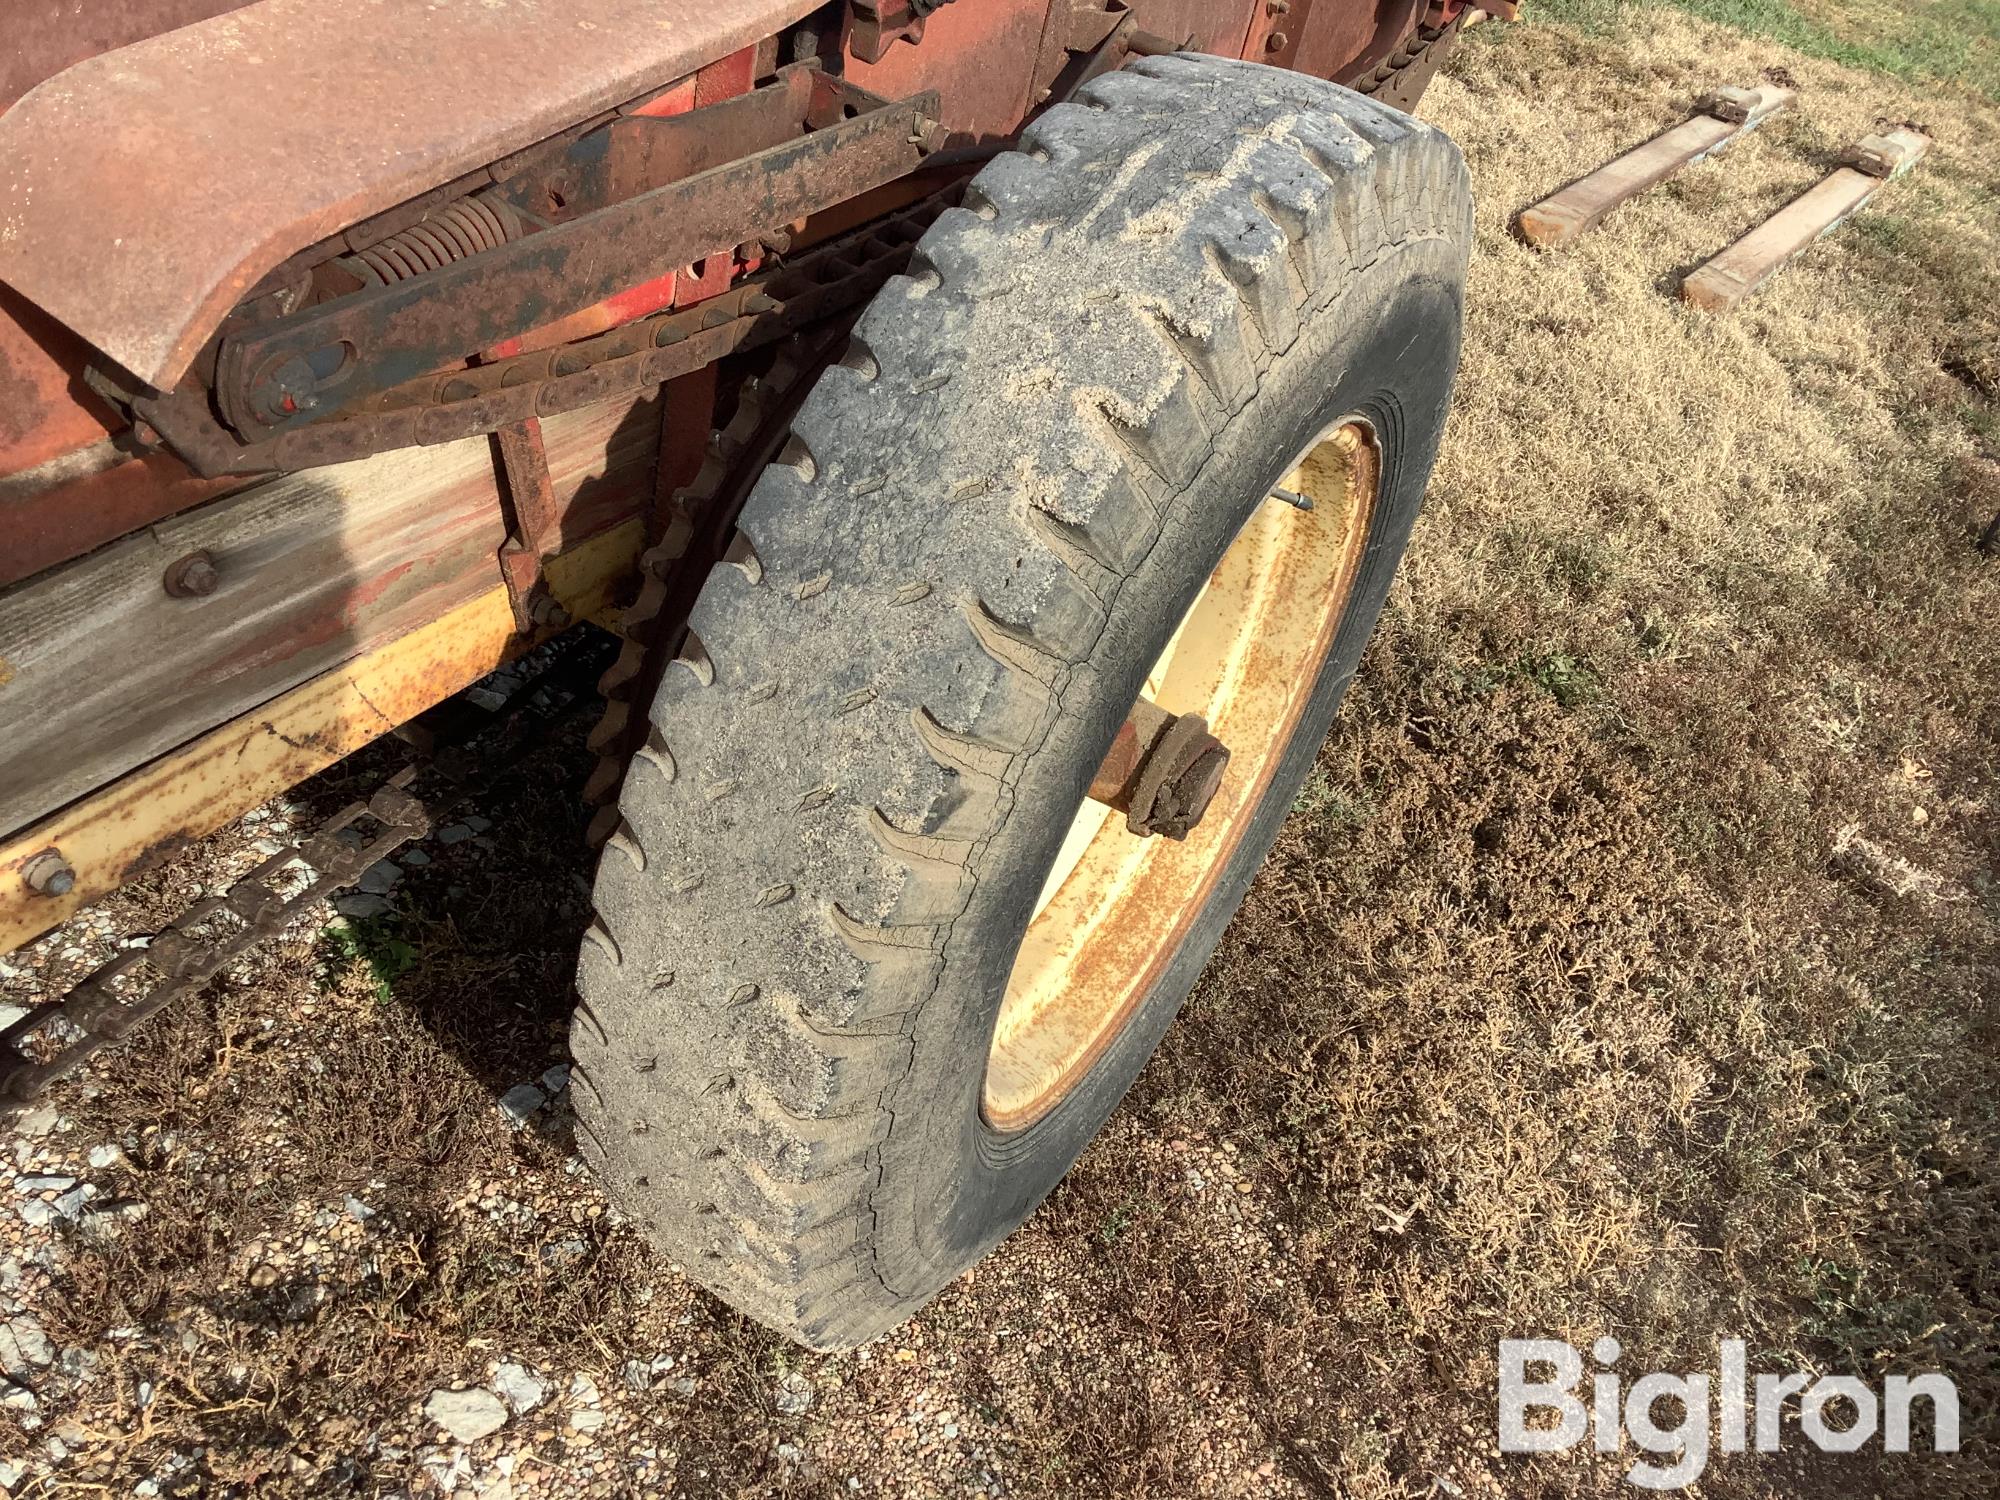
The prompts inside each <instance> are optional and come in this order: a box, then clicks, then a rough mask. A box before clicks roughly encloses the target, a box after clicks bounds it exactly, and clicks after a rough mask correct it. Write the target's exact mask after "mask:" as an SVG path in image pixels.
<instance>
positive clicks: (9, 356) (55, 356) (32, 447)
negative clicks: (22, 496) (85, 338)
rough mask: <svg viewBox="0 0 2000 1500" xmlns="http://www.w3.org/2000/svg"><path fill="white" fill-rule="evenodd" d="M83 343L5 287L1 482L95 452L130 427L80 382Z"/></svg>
mask: <svg viewBox="0 0 2000 1500" xmlns="http://www.w3.org/2000/svg"><path fill="white" fill-rule="evenodd" d="M86 353H87V351H86V350H85V348H84V345H83V343H82V342H81V341H80V340H79V339H78V338H77V337H76V335H75V334H73V333H71V332H70V331H69V330H68V329H66V328H64V327H63V326H62V325H61V324H59V323H57V322H55V321H54V320H53V319H51V318H50V317H49V316H48V315H47V314H46V313H43V312H41V311H40V310H39V309H37V308H36V307H34V306H33V305H32V304H30V303H29V302H27V301H26V300H25V299H23V298H22V297H20V296H18V295H16V294H15V293H13V292H10V291H9V290H7V288H6V287H4V286H0V475H7V474H18V473H20V472H21V471H23V470H25V469H32V468H34V467H35V466H36V465H37V464H45V463H48V462H50V461H51V460H53V459H56V458H59V457H61V456H62V455H63V454H66V453H69V452H72V451H74V450H75V449H78V448H83V447H87V446H89V445H90V444H92V443H94V442H97V441H98V440H99V439H100V438H103V437H105V436H106V435H107V434H109V433H111V432H113V431H115V430H116V429H117V428H119V427H121V426H123V425H124V424H123V423H122V422H120V421H119V420H118V419H117V417H116V416H114V415H113V414H112V412H111V409H110V408H109V407H107V406H105V405H104V404H103V402H101V401H99V400H98V398H97V397H96V395H94V394H93V393H92V392H91V391H90V390H88V389H87V388H86V387H85V386H84V384H83V381H82V379H81V378H80V376H81V372H82V369H83V362H84V358H85V356H86Z"/></svg>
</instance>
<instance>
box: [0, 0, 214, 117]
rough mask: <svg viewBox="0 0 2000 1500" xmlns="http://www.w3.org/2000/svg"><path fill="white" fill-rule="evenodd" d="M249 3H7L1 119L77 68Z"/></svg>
mask: <svg viewBox="0 0 2000 1500" xmlns="http://www.w3.org/2000/svg"><path fill="white" fill-rule="evenodd" d="M248 3H249V0H89V3H88V4H79V3H78V0H7V45H6V46H5V47H0V113H5V112H6V109H7V106H8V105H10V104H12V103H13V102H14V101H15V100H16V99H18V98H20V97H21V96H22V95H23V94H25V93H27V92H28V90H29V89H31V88H33V87H34V86H35V85H36V84H38V83H40V82H41V81H42V80H43V79H44V78H53V77H55V75H56V74H58V73H60V72H61V71H62V70H63V69H64V68H67V67H68V66H69V65H70V64H71V63H79V62H82V61H83V60H84V59H85V58H86V57H95V56H97V54H98V53H100V52H109V51H111V50H112V49H113V48H114V47H128V46H130V45H131V44H132V43H133V42H136V41H141V40H143V39H144V38H146V37H149V36H158V35H159V34H160V33H161V32H163V31H172V30H173V29H174V28H175V27H176V26H186V25H188V24H189V23H190V22H194V21H206V20H207V19H208V18H209V17H210V16H219V15H221V14H222V13H223V12H224V11H230V10H241V9H242V8H243V7H244V6H245V5H247V4H248Z"/></svg>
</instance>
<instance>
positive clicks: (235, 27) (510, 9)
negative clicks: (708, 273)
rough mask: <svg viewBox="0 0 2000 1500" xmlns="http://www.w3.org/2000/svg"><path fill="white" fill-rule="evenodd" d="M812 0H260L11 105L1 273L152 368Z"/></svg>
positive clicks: (118, 352)
mask: <svg viewBox="0 0 2000 1500" xmlns="http://www.w3.org/2000/svg"><path fill="white" fill-rule="evenodd" d="M813 9H814V0H737V3H732V4H718V3H716V0H509V3H507V4H503V5H492V4H487V3H483V0H432V3H430V4H426V5H421V6H419V5H410V4H406V3H404V0H259V3H257V4H254V5H250V6H247V7H245V8H244V9H242V10H240V11H236V12H233V13H231V14H228V15H223V16H218V17H215V18H214V19H211V20H208V21H203V22H199V23H197V24H195V25H192V26H188V27H184V28H182V29H181V30H178V31H173V32H169V33H167V34H165V35H163V36H156V37H152V38H149V39H148V40H146V41H142V42H138V43H135V44H134V45H132V46H129V47H123V48H120V49H119V50H117V51H116V52H110V53H106V54H104V55H102V56H99V57H93V58H90V59H87V60H86V61H84V62H81V63H78V64H76V65H75V66H74V67H71V68H69V69H67V70H65V71H64V72H62V73H60V74H58V75H56V76H55V77H54V78H51V79H49V80H47V81H46V82H44V83H42V84H40V85H38V86H37V87H36V88H34V89H32V90H30V91H29V93H28V94H27V95H26V96H25V97H23V98H22V99H21V100H20V101H19V102H18V103H17V104H16V105H15V106H14V107H13V108H12V109H11V110H9V111H8V112H7V113H6V114H5V115H4V116H0V160H4V161H6V162H7V163H8V171H7V172H5V173H0V281H4V282H6V283H7V284H8V285H10V286H12V287H13V288H15V289H16V290H17V291H19V292H21V293H22V294H23V295H24V296H26V297H28V298H29V299H31V300H32V301H34V302H35V303H36V304H38V305H39V306H40V307H42V308H43V309H44V310H45V311H46V312H48V313H49V314H51V315H52V316H54V317H55V318H57V319H58V320H60V321H61V322H63V323H64V324H66V325H68V326H69V327H70V328H72V329H74V330H75V331H76V332H77V333H78V334H80V335H82V336H83V337H84V338H85V339H87V340H89V342H91V343H92V344H95V345H96V346H97V347H98V348H100V349H102V350H103V351H104V352H105V353H106V354H108V355H110V356H111V357H112V358H113V359H115V360H117V361H118V362H119V363H120V364H122V365H123V366H125V368H126V369H128V370H129V371H131V373H132V374H133V375H135V376H137V377H138V378H139V379H141V380H143V381H145V382H147V383H148V384H150V385H153V386H155V387H160V388H165V387H168V386H171V385H172V384H173V383H174V382H175V381H177V380H178V379H179V378H180V376H181V375H182V374H183V373H184V372H185V371H186V369H187V366H188V364H189V362H190V361H191V360H192V359H193V358H194V355H195V354H196V352H197V351H198V350H199V349H200V348H201V346H202V345H203V344H204V343H205V342H206V341H207V339H208V337H209V336H210V335H211V334H212V333H213V332H214V331H215V329H216V328H217V327H218V326H219V324H220V323H221V320H222V318H223V316H224V315H225V314H226V313H227V312H228V311H229V309H230V308H231V307H232V306H233V305H234V304H235V303H236V302H237V300H238V299H239V298H241V297H242V295H243V294H244V293H245V292H246V291H248V290H249V289H250V287H251V286H253V285H254V284H255V283H256V282H257V280H258V279H259V278H260V277H262V276H263V275H264V274H265V273H266V272H268V271H270V270H271V269H272V268H273V267H275V266H276V265H278V264H279V262H281V261H282V260H284V259H285V257H286V256H288V255H291V254H293V253H294V252H295V251H298V250H301V249H303V248H305V247H306V246H308V245H310V244H313V243H315V242H316V241H318V240H321V239H324V238H325V237H327V236H328V235H330V234H333V233H335V232H336V231H338V230H340V229H343V228H345V227H346V226H348V225H350V224H354V223H356V222H358V221H359V220H362V219H365V218H367V217H369V216H370V215H372V214H377V213H380V212H382V211H384V210H386V209H389V208H392V207H394V206H395V205H396V204H398V203H401V202H403V201H405V200H406V199H409V198H412V197H415V196H416V195H418V194H420V193H423V192H426V191H428V190H430V189H432V188H436V187H438V186H440V185H441V184H443V183H446V182H449V181H451V180H452V179H454V178H456V177H459V176H462V175H464V174H465V173H467V172H468V171H473V170H477V169H479V168H481V167H483V166H484V165H485V164H486V163H489V162H492V161H495V160H496V159H498V158H500V157H502V156H505V155H507V154H508V153H510V152H515V151H519V150H520V149H522V148H523V147H526V146H529V145H531V144H533V143H534V142H536V141H538V140H541V139H543V138H545V137H547V136H549V135H551V134H553V133H555V132H557V131H559V130H562V129H563V128H565V127H567V126H570V125H573V124H575V123H576V122H578V121H580V120H584V119H588V118H590V117H591V116H593V115H595V114H598V113H601V112H603V111H605V110H608V109H611V108H613V107H615V106H616V105H618V104H621V103H623V102H625V101H627V100H630V99H634V98H636V97H638V96H639V95H641V94H643V93H645V92H646V91H647V90H648V89H650V88H654V87H657V86H660V85H663V84H665V83H668V82H670V81H672V80H673V79H675V78H677V77H679V76H680V75H682V74H684V73H688V72H692V71H693V70H694V69H695V68H697V67H699V66H700V65H701V64H703V63H705V62H708V61H711V60H712V59H715V58H718V57H721V56H724V55H726V54H728V53H731V52H736V51H739V50H741V49H742V48H744V47H746V46H748V45H750V44H752V43H754V42H756V41H758V40H759V39H760V38H762V37H764V36H766V35H768V34H769V33H771V32H773V31H775V30H777V29H779V28H780V27H782V26H785V25H788V24H789V23H791V22H793V21H796V20H798V19H799V18H801V17H802V16H804V15H806V14H808V13H809V12H810V11H812V10H813Z"/></svg>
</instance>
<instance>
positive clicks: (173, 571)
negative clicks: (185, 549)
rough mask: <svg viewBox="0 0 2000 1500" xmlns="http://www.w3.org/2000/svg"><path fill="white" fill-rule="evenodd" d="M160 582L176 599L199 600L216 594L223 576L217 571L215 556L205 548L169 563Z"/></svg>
mask: <svg viewBox="0 0 2000 1500" xmlns="http://www.w3.org/2000/svg"><path fill="white" fill-rule="evenodd" d="M160 582H161V583H162V584H163V585H164V586H165V588H166V591H167V592H168V593H169V594H171V595H173V596H174V597H175V598H176V599H199V598H202V597H204V596H206V595H209V594H212V593H214V592H215V590H216V586H217V585H218V584H220V583H221V582H222V575H221V574H220V573H218V572H217V571H216V568H215V558H214V556H213V555H212V554H211V553H210V552H209V550H208V549H207V548H206V547H204V548H201V549H200V550H198V551H194V552H190V553H188V555H187V556H186V557H180V558H176V559H175V560H174V561H172V562H170V563H168V564H167V570H166V572H165V573H164V574H162V575H161V577H160Z"/></svg>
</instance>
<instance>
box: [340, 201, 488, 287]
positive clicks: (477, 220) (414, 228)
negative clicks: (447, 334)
mask: <svg viewBox="0 0 2000 1500" xmlns="http://www.w3.org/2000/svg"><path fill="white" fill-rule="evenodd" d="M520 232H521V221H520V219H519V218H518V217H517V216H516V215H515V213H514V210H513V207H512V205H510V204H508V203H507V202H506V201H505V200H501V199H494V200H488V199H485V198H460V199H457V200H456V201H454V202H452V203H448V204H446V205H445V206H444V207H443V208H441V209H439V210H438V211H437V212H436V213H435V214H433V215H431V217H429V218H428V219H425V220H423V221H422V222H421V223H416V224H412V225H411V226H410V227H409V228H408V229H399V230H398V231H396V233H394V234H392V235H390V236H389V237H388V238H387V239H383V240H378V241H376V242H375V243H374V244H372V245H370V246H369V247H368V248H367V249H365V250H357V251H355V252H354V254H352V255H348V256H343V257H342V258H341V264H342V265H344V266H346V267H347V268H348V269H349V270H351V271H353V272H354V273H355V274H356V275H358V276H360V277H361V278H362V280H363V281H365V282H368V283H370V284H371V285H379V286H387V285H389V284H390V283H391V282H397V281H408V280H409V279H410V278H411V277H412V276H421V275H423V274H424V272H426V271H436V270H439V269H440V268H442V267H444V266H448V265H450V264H451V263H452V262H453V261H455V260H464V259H465V257H466V256H468V255H477V254H478V253H479V252H480V251H482V250H492V249H494V248H496V247H498V246H500V245H504V244H506V243H507V242H508V241H509V240H511V239H513V238H515V237H516V236H517V235H519V234H520Z"/></svg>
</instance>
